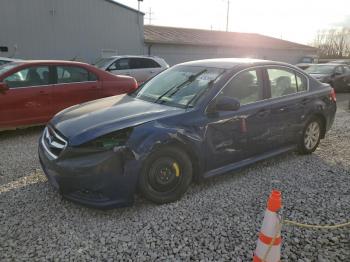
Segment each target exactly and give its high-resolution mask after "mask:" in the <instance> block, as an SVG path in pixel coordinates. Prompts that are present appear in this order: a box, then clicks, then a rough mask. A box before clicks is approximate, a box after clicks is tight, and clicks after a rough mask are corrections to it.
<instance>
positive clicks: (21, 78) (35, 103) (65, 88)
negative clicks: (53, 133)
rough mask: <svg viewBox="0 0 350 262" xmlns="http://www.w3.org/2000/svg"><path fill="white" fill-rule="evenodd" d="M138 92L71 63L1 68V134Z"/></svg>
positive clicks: (121, 80) (119, 79)
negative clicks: (91, 103)
mask: <svg viewBox="0 0 350 262" xmlns="http://www.w3.org/2000/svg"><path fill="white" fill-rule="evenodd" d="M136 88H137V82H136V81H135V79H134V78H132V77H128V76H116V75H112V74H110V73H108V72H105V71H102V70H99V69H97V68H96V67H94V66H91V65H88V64H84V63H79V62H70V61H19V62H13V63H9V64H5V65H2V66H0V130H5V129H13V128H17V127H24V126H32V125H39V124H44V123H46V122H47V121H48V120H50V119H51V118H52V117H53V116H54V115H55V114H56V113H57V112H59V111H61V110H62V109H64V108H67V107H70V106H72V105H76V104H80V103H83V102H86V101H90V100H95V99H98V98H103V97H107V96H113V95H118V94H122V93H128V92H131V91H133V90H135V89H136Z"/></svg>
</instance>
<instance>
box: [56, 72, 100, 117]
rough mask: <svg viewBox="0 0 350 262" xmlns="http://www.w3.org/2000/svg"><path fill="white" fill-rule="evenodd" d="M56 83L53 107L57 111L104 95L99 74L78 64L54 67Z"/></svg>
mask: <svg viewBox="0 0 350 262" xmlns="http://www.w3.org/2000/svg"><path fill="white" fill-rule="evenodd" d="M54 72H55V85H54V88H53V107H54V111H55V113H57V112H59V111H61V110H63V109H65V108H67V107H70V106H73V105H76V104H80V103H83V102H87V101H91V100H95V99H98V98H100V97H102V95H103V94H102V90H101V83H100V81H99V80H98V78H97V76H96V75H95V74H94V73H92V72H90V71H88V70H87V69H85V68H83V67H80V66H76V65H57V66H55V67H54Z"/></svg>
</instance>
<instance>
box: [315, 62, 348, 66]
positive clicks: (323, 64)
mask: <svg viewBox="0 0 350 262" xmlns="http://www.w3.org/2000/svg"><path fill="white" fill-rule="evenodd" d="M312 65H317V66H318V65H321V66H344V64H340V63H322V64H312Z"/></svg>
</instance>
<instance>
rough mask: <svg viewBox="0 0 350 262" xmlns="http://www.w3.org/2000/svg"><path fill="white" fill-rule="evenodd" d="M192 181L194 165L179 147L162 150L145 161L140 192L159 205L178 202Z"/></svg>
mask: <svg viewBox="0 0 350 262" xmlns="http://www.w3.org/2000/svg"><path fill="white" fill-rule="evenodd" d="M191 181H192V163H191V161H190V158H189V157H188V155H187V154H186V153H185V152H184V151H183V150H181V149H179V148H177V147H167V148H162V149H159V150H157V151H155V152H154V153H152V154H151V155H150V156H149V157H148V158H147V159H146V161H145V164H144V167H143V171H142V173H141V175H140V178H139V190H140V192H141V193H142V195H143V196H144V197H145V198H147V199H148V200H150V201H153V202H155V203H158V204H163V203H169V202H173V201H176V200H178V199H180V198H181V196H182V195H183V194H184V193H185V192H186V191H187V189H188V188H189V185H190V183H191Z"/></svg>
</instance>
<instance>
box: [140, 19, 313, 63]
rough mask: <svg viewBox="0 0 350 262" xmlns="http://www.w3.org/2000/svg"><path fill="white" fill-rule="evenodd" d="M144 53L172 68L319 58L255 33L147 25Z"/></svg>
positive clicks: (304, 49) (299, 47)
mask: <svg viewBox="0 0 350 262" xmlns="http://www.w3.org/2000/svg"><path fill="white" fill-rule="evenodd" d="M144 33H145V53H146V54H148V55H154V56H160V57H163V58H164V59H165V60H166V61H167V62H168V63H169V64H170V65H173V64H177V63H180V62H185V61H190V60H197V59H206V58H217V57H250V58H260V59H269V60H276V61H283V62H288V63H292V64H295V63H297V62H299V60H300V59H301V58H302V57H304V56H309V55H316V53H317V49H316V48H314V47H310V46H306V45H301V44H297V43H293V42H289V41H285V40H281V39H277V38H273V37H268V36H264V35H260V34H252V33H236V32H223V31H210V30H201V29H187V28H175V27H163V26H153V25H145V27H144Z"/></svg>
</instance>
